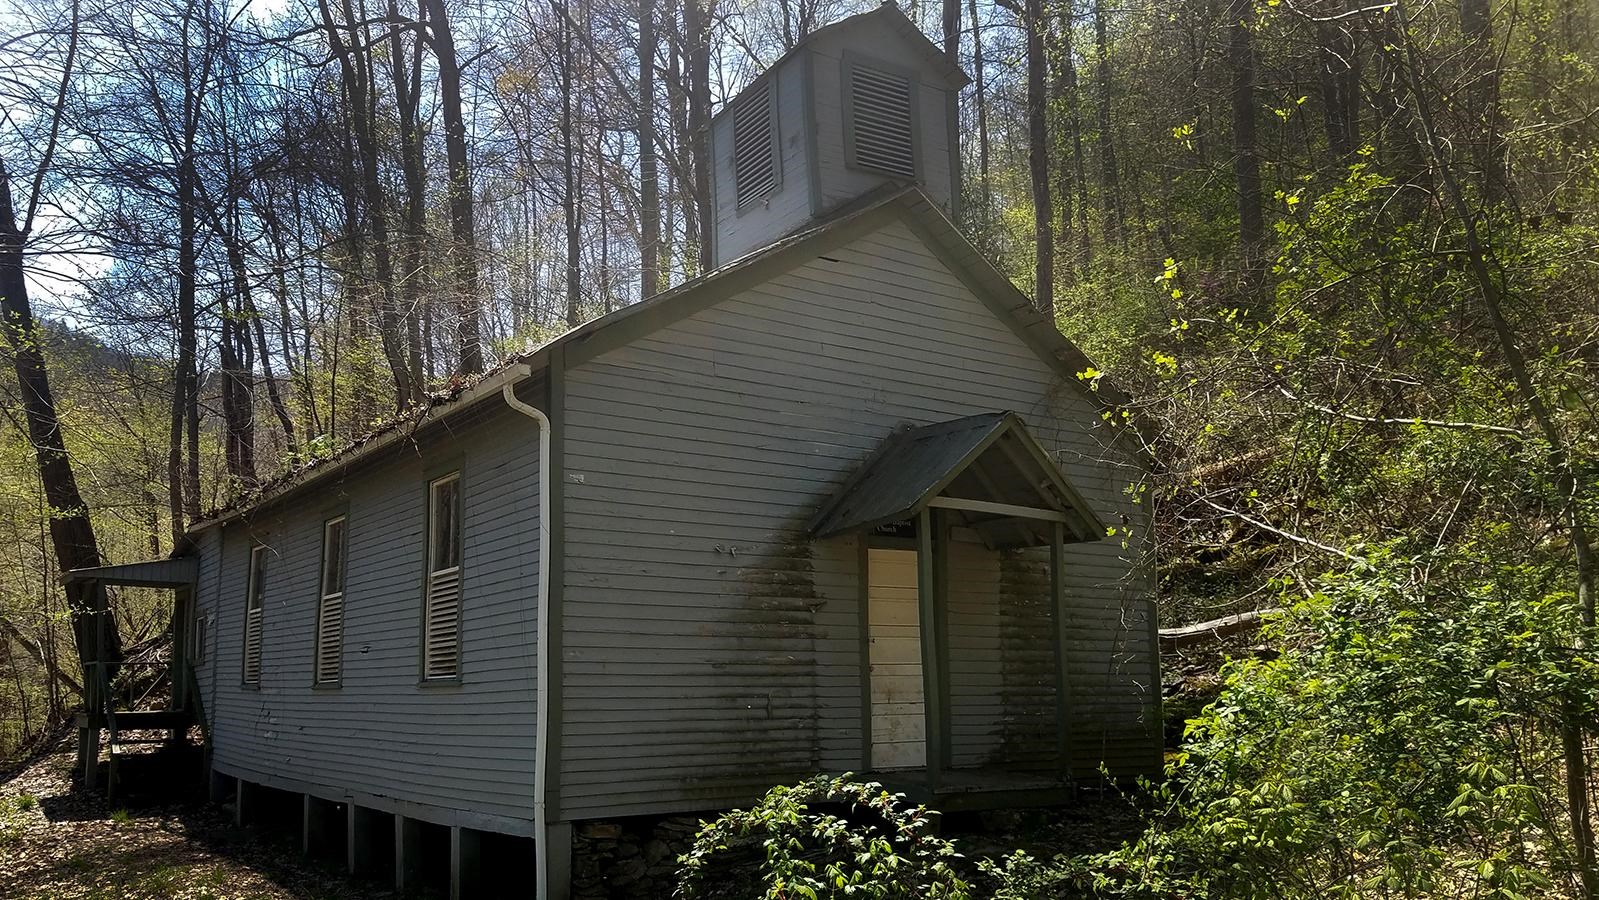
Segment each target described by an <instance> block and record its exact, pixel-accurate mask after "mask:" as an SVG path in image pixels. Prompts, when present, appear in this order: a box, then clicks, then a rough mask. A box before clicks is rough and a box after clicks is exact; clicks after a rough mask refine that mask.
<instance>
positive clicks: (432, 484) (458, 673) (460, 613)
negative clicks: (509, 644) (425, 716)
mask: <svg viewBox="0 0 1599 900" xmlns="http://www.w3.org/2000/svg"><path fill="white" fill-rule="evenodd" d="M465 472H466V469H465V466H463V465H462V464H461V463H460V462H459V461H455V462H452V463H448V464H444V465H440V466H438V467H436V468H433V469H430V470H429V471H428V473H427V475H426V477H425V478H424V484H423V492H422V503H423V507H422V509H423V516H422V520H423V524H422V540H423V549H422V591H421V593H422V602H421V604H420V608H419V610H418V623H417V648H416V649H417V686H418V687H423V688H430V687H451V686H456V685H459V684H461V681H462V674H463V673H464V671H465V666H464V661H465V660H464V655H465V654H464V653H463V650H462V632H463V630H464V628H463V625H464V623H465V606H464V604H465V601H466V558H465V557H466V522H465V519H466V489H465V486H466V477H465ZM451 481H453V482H454V483H455V486H456V490H455V510H454V512H455V517H454V524H455V528H454V532H455V534H454V537H455V542H454V544H455V545H454V548H453V550H454V555H455V565H454V566H444V567H440V568H435V567H434V563H435V562H436V560H435V551H436V550H437V546H436V543H437V542H436V540H435V539H436V535H435V533H434V529H435V528H436V527H437V525H438V522H439V510H438V505H437V502H436V495H437V491H438V488H439V486H441V485H443V484H446V483H448V482H451ZM451 569H453V570H454V571H455V573H456V595H457V597H456V612H455V673H454V674H453V675H434V676H429V675H428V658H427V652H428V635H429V631H428V604H429V601H430V599H431V591H432V584H433V576H434V575H435V574H438V573H442V572H447V571H450V570H451Z"/></svg>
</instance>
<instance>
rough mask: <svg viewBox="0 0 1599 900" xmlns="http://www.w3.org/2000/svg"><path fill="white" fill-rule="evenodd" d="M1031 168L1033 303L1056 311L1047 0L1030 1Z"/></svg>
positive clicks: (1027, 16)
mask: <svg viewBox="0 0 1599 900" xmlns="http://www.w3.org/2000/svg"><path fill="white" fill-rule="evenodd" d="M1022 18H1023V19H1025V20H1026V21H1025V22H1024V23H1023V24H1024V26H1025V27H1026V29H1027V171H1028V176H1029V179H1030V181H1031V183H1032V188H1033V254H1034V259H1033V262H1034V266H1033V275H1034V288H1033V302H1034V303H1035V304H1037V306H1038V308H1039V309H1040V310H1042V311H1043V312H1046V313H1049V314H1051V315H1053V314H1054V310H1055V231H1054V228H1055V210H1054V199H1053V197H1054V195H1053V194H1052V193H1050V189H1049V127H1048V123H1047V120H1046V117H1047V115H1048V112H1049V92H1048V91H1049V89H1048V78H1049V60H1048V58H1047V57H1046V56H1045V54H1044V29H1045V28H1046V27H1047V26H1046V25H1045V23H1044V3H1043V0H1026V8H1025V11H1024V13H1023V16H1022Z"/></svg>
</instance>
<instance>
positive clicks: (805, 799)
mask: <svg viewBox="0 0 1599 900" xmlns="http://www.w3.org/2000/svg"><path fill="white" fill-rule="evenodd" d="M936 827H937V817H936V815H935V814H933V813H931V812H929V811H928V810H927V808H926V807H923V806H915V807H909V806H907V805H906V804H905V803H904V796H903V795H900V794H890V793H889V792H887V791H885V790H884V789H883V786H882V785H880V784H874V783H864V784H863V783H859V782H855V781H851V780H850V779H849V776H848V775H844V776H841V777H838V778H829V777H827V776H817V777H815V778H812V779H810V780H808V781H804V782H801V783H799V784H797V785H794V786H793V787H775V788H773V789H772V790H771V791H769V792H768V793H767V794H766V796H765V797H764V798H762V800H761V801H760V803H758V804H756V805H755V806H754V807H752V808H750V809H747V810H743V809H741V810H734V811H733V812H730V813H727V814H726V815H724V816H722V817H720V818H718V819H717V820H716V821H714V822H710V823H706V824H705V825H704V826H703V827H702V828H701V829H700V832H699V834H698V835H697V836H696V837H695V841H694V847H693V849H691V850H690V851H689V852H688V853H686V854H684V855H683V856H681V857H679V859H678V863H679V865H680V869H679V879H680V880H679V884H678V891H677V896H679V897H683V898H687V900H693V898H710V897H738V898H750V897H764V898H768V900H788V898H800V897H803V898H809V900H817V898H827V897H861V898H872V900H888V898H907V900H908V898H946V900H964V898H967V897H968V896H970V894H969V891H968V888H967V885H966V883H965V882H964V881H962V880H961V879H960V878H959V877H958V876H957V875H956V874H955V871H954V869H953V868H952V867H951V866H952V864H953V863H954V862H955V860H956V859H957V858H958V854H956V852H955V848H954V845H953V844H951V843H950V842H949V841H947V840H944V839H943V838H940V837H939V836H938V835H937V834H936V833H935V831H936ZM757 848H758V849H759V859H758V863H757V864H755V865H753V866H744V867H741V866H739V865H738V861H739V859H740V856H741V853H742V855H745V856H748V855H751V854H753V853H754V851H755V850H756V849H757Z"/></svg>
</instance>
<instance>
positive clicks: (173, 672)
mask: <svg viewBox="0 0 1599 900" xmlns="http://www.w3.org/2000/svg"><path fill="white" fill-rule="evenodd" d="M193 605H194V589H193V588H190V587H180V588H174V589H173V591H172V661H171V663H170V666H171V668H170V669H169V670H168V673H167V677H168V679H169V682H170V684H171V685H172V702H171V704H170V706H171V708H172V709H188V708H189V678H188V672H189V643H190V637H189V629H190V627H191V624H190V619H191V617H192V615H193V610H192V607H193Z"/></svg>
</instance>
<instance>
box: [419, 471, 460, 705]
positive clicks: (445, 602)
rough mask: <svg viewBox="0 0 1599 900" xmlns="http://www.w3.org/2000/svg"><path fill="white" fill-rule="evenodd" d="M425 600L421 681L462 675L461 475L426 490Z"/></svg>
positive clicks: (440, 480) (436, 482)
mask: <svg viewBox="0 0 1599 900" xmlns="http://www.w3.org/2000/svg"><path fill="white" fill-rule="evenodd" d="M427 557H428V559H427V597H426V600H425V602H424V604H423V613H422V677H423V679H424V680H433V679H450V678H456V677H458V676H459V675H460V674H461V473H459V472H455V473H452V474H449V475H446V476H444V477H443V478H438V479H435V480H433V481H432V482H429V484H428V553H427Z"/></svg>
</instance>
